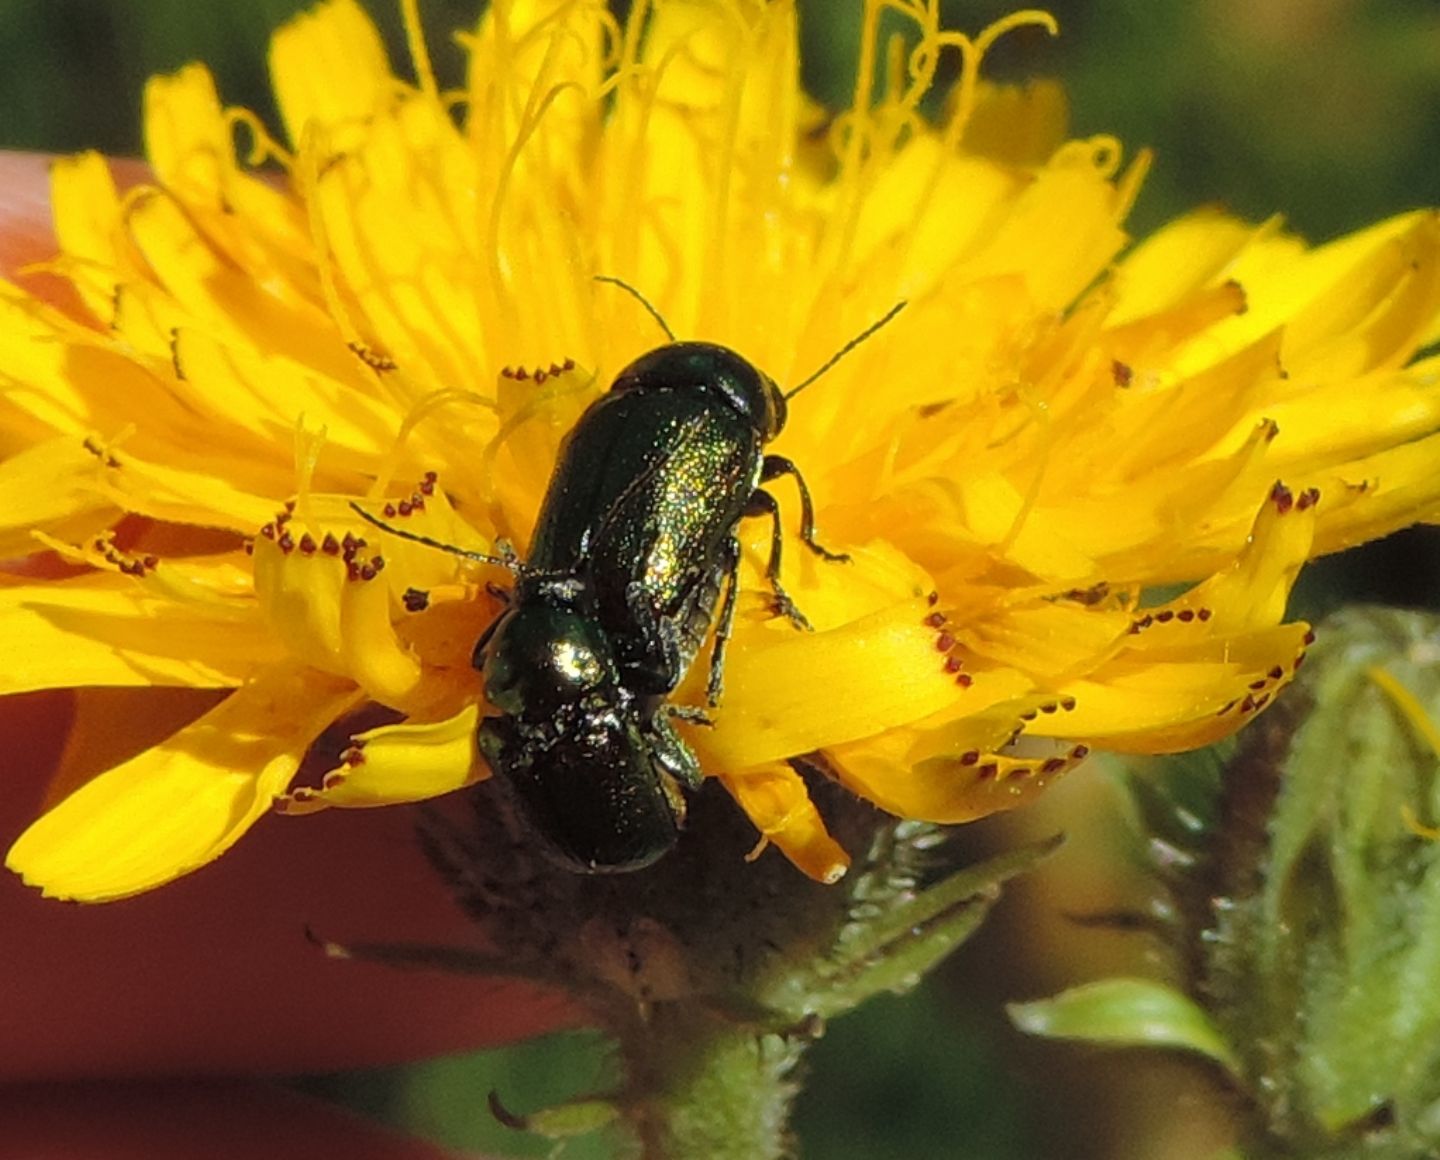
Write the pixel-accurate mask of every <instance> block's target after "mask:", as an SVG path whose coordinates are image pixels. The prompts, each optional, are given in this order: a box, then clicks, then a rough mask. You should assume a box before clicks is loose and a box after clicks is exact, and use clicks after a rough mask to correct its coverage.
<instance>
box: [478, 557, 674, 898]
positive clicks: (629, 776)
mask: <svg viewBox="0 0 1440 1160" xmlns="http://www.w3.org/2000/svg"><path fill="white" fill-rule="evenodd" d="M584 593H585V589H584V583H583V582H582V581H579V580H577V579H574V578H571V579H568V580H564V579H562V580H554V579H548V578H543V577H526V578H522V579H521V581H520V583H519V585H517V588H516V591H515V594H514V598H513V600H512V603H511V606H510V608H509V609H507V610H506V611H505V612H504V613H502V614H501V616H500V618H499V619H498V620H497V621H496V622H495V623H494V625H492V626H491V629H490V630H489V631H488V632H487V633H486V634H485V636H484V637H482V638H481V640H480V642H479V644H477V646H476V648H475V665H476V667H477V668H479V669H481V670H482V672H483V673H484V674H485V685H486V697H487V699H488V700H489V701H490V703H491V704H492V705H493V706H494V707H495V708H496V709H498V710H500V715H499V716H493V717H486V718H484V720H482V721H481V723H480V728H479V730H478V732H477V737H476V743H477V746H478V748H479V750H480V752H481V754H482V756H484V758H485V760H486V762H487V763H488V764H489V766H490V768H491V769H492V770H493V771H494V772H495V773H496V775H497V776H498V778H499V779H500V783H501V785H502V786H503V788H504V790H505V792H506V793H507V795H508V796H509V799H510V801H511V803H512V805H513V806H514V808H515V812H516V814H517V815H518V817H519V819H520V821H521V823H522V824H523V825H524V826H525V828H526V829H527V830H528V831H529V832H530V833H531V834H532V835H533V836H535V837H536V838H537V839H538V840H539V843H540V846H541V849H542V850H544V852H545V853H546V854H547V855H548V856H549V857H550V859H551V860H552V861H554V862H557V863H558V864H560V865H562V866H564V867H566V868H567V869H571V870H576V871H579V872H581V873H605V872H615V871H624V870H638V869H640V868H641V867H643V866H647V865H649V864H650V863H651V862H653V861H654V860H655V859H656V858H658V857H660V855H662V854H664V853H665V852H666V851H667V850H669V849H670V847H671V846H672V845H674V843H675V839H676V838H677V837H678V836H679V832H680V824H681V821H682V820H683V818H684V816H685V799H684V797H683V795H682V793H681V791H680V788H679V787H680V785H682V784H683V785H686V786H690V787H693V786H696V785H698V784H699V782H700V768H699V766H698V764H697V763H696V761H695V758H694V755H693V754H692V753H691V752H690V750H689V748H688V747H687V746H686V745H685V744H684V742H682V741H681V740H680V738H679V736H678V735H677V734H676V733H675V731H674V727H673V726H672V725H671V723H670V721H669V718H668V717H667V716H666V715H665V714H664V712H663V710H662V708H661V706H660V704H659V701H660V698H657V697H654V696H651V697H644V696H637V695H636V694H635V693H634V692H633V691H632V690H630V689H629V688H627V687H626V685H625V683H624V682H623V680H622V679H621V675H620V669H619V666H618V665H617V664H616V661H615V656H614V653H613V650H612V649H611V644H610V640H609V638H608V636H607V635H606V633H605V632H604V631H603V630H602V629H601V628H600V626H599V625H598V624H597V622H596V620H595V618H594V616H593V615H592V614H591V609H590V605H591V602H590V601H589V600H587V599H585V598H584Z"/></svg>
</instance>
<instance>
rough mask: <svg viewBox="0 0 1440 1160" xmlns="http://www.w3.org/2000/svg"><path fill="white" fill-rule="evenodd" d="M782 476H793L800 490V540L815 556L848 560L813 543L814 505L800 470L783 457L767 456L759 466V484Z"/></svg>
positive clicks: (840, 560)
mask: <svg viewBox="0 0 1440 1160" xmlns="http://www.w3.org/2000/svg"><path fill="white" fill-rule="evenodd" d="M782 475H793V476H794V477H795V486H796V487H797V488H799V489H800V539H801V540H803V541H804V543H805V546H806V547H807V548H809V549H810V550H811V551H812V552H814V553H815V554H816V555H817V556H820V557H822V558H823V559H826V560H834V561H837V562H843V561H848V560H849V559H850V557H849V556H847V555H846V554H845V553H844V552H832V551H830V550H829V549H828V548H825V547H822V546H821V545H820V544H818V543H816V541H815V503H814V501H813V500H811V498H810V489H809V488H808V487H806V486H805V477H804V476H803V475H801V474H800V469H799V468H798V467H796V466H795V464H794V463H792V462H791V461H790V460H788V459H786V458H785V456H783V455H767V456H765V459H764V461H763V462H762V463H761V465H760V482H761V483H769V482H770V481H771V480H772V479H779V478H780V477H781V476H782Z"/></svg>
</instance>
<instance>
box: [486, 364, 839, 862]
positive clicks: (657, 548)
mask: <svg viewBox="0 0 1440 1160" xmlns="http://www.w3.org/2000/svg"><path fill="white" fill-rule="evenodd" d="M784 422H785V398H784V396H783V395H782V394H781V393H780V390H779V388H778V387H776V385H775V383H774V382H773V381H772V380H771V379H770V378H769V377H767V376H766V375H764V374H762V373H761V372H760V371H759V370H757V369H756V368H755V367H754V366H753V365H752V364H751V363H749V362H748V361H746V360H745V359H744V358H742V357H741V356H740V355H738V354H736V353H735V352H734V351H732V350H729V349H728V348H726V347H722V346H716V345H713V344H710V343H700V342H681V343H671V344H668V345H666V346H662V347H660V348H658V349H656V350H653V351H651V352H650V353H649V354H646V355H643V356H642V357H640V358H639V359H637V360H636V361H635V362H633V363H631V364H630V365H629V366H628V367H626V368H625V369H624V370H623V371H621V372H620V374H619V375H618V376H617V377H616V379H615V381H614V384H613V385H612V386H611V388H610V390H609V391H608V392H607V393H606V394H605V395H604V396H603V397H601V398H600V399H598V400H596V402H595V403H593V404H592V405H591V406H590V407H589V408H588V409H587V410H586V411H585V413H584V414H583V415H582V416H581V417H580V419H579V421H578V422H577V423H576V425H575V427H574V428H573V429H572V431H571V432H570V434H569V435H568V436H567V437H566V439H565V440H564V442H563V443H562V444H561V447H560V453H559V457H558V461H557V463H556V467H555V471H554V474H553V475H552V476H551V479H550V485H549V488H548V490H547V492H546V495H545V499H544V501H543V503H542V505H541V508H540V514H539V516H538V518H537V519H536V523H535V530H534V534H533V536H532V539H531V545H530V553H529V557H528V559H527V560H526V563H525V565H524V567H523V569H522V570H521V573H520V579H519V581H518V583H517V585H516V588H515V591H514V593H513V595H512V604H511V608H510V609H509V610H507V611H506V612H505V613H503V614H502V615H501V617H500V619H499V620H498V621H497V622H496V624H495V626H494V627H493V630H492V631H491V632H489V633H487V634H486V636H485V637H484V638H482V640H481V641H480V643H479V644H478V645H477V646H476V650H475V665H476V667H477V668H479V669H480V670H481V671H482V673H483V674H484V676H485V680H486V688H487V698H488V699H489V701H490V703H491V704H492V705H494V706H495V707H496V708H497V709H499V710H500V711H501V715H500V716H498V717H487V718H485V720H484V721H483V722H482V723H481V726H480V732H479V748H480V751H481V753H482V754H483V755H484V756H485V758H486V760H487V762H489V764H490V766H491V768H492V769H493V770H494V772H495V773H496V774H497V775H499V777H500V779H501V781H502V783H503V785H504V787H505V790H506V792H507V794H508V795H509V797H510V799H511V801H512V802H513V804H514V805H515V807H516V812H517V813H518V814H519V815H520V817H521V819H522V820H523V822H524V823H525V824H526V825H527V826H528V827H529V829H530V830H531V831H532V833H533V834H534V835H535V836H536V837H537V838H538V839H539V840H540V841H541V843H542V844H543V845H544V847H545V848H546V849H547V851H548V853H549V854H550V855H551V856H552V858H553V859H554V860H556V861H558V862H560V863H561V864H562V865H565V866H567V867H569V868H571V869H576V870H580V871H584V872H590V873H605V872H616V871H625V870H633V869H639V868H640V867H642V866H645V865H648V864H649V863H650V862H652V861H654V860H655V859H656V858H658V857H660V856H661V855H662V854H664V853H665V852H666V851H667V850H669V849H670V847H671V846H673V845H674V843H675V840H676V838H677V836H678V834H679V830H680V826H681V825H682V823H683V820H684V816H685V798H684V794H683V792H682V789H681V787H682V786H683V787H685V788H692V789H693V788H696V787H698V785H699V784H700V778H701V772H700V768H699V765H698V763H697V762H696V760H695V757H694V755H693V754H692V753H691V751H690V749H689V747H688V746H686V745H685V743H684V742H683V741H682V740H681V739H680V737H679V735H678V734H677V733H676V732H675V730H674V726H673V724H672V723H671V717H672V716H676V715H686V711H685V710H684V709H679V708H677V707H676V706H673V705H672V704H670V702H669V700H668V698H669V695H670V694H671V693H672V692H673V691H674V690H675V688H676V686H677V685H678V684H679V683H680V681H681V680H682V679H683V678H684V677H685V674H686V673H687V671H688V670H689V668H690V664H691V662H692V661H693V659H694V657H695V654H696V652H697V651H698V650H699V647H700V645H701V644H702V643H703V641H704V639H705V636H706V635H707V633H708V632H709V631H710V626H711V623H712V622H713V620H714V618H715V609H716V605H717V603H719V601H720V598H721V595H722V592H723V594H724V596H725V603H724V608H723V610H722V613H721V620H720V623H719V625H718V626H717V627H716V641H715V650H714V653H713V654H712V660H711V677H710V700H711V703H712V704H713V703H715V701H716V700H717V699H718V697H719V691H720V677H721V671H722V661H723V651H724V644H725V640H726V638H727V636H728V633H729V627H730V626H729V621H730V619H731V617H732V615H733V610H734V595H735V575H736V570H737V568H738V566H739V560H740V546H739V541H738V539H737V537H736V529H737V526H738V524H739V522H740V520H741V519H742V518H743V517H744V516H746V515H747V514H762V513H769V514H772V515H773V516H774V517H775V527H774V536H773V544H774V547H773V549H772V560H771V567H770V575H771V579H772V583H775V580H776V577H777V576H778V569H779V558H778V552H779V542H780V527H779V521H778V508H777V507H776V505H775V502H774V500H773V499H772V498H771V497H770V496H769V495H768V494H767V493H765V492H764V491H762V490H761V488H760V484H761V481H762V479H765V478H770V477H773V476H774V475H778V474H781V473H783V472H787V471H789V472H793V470H794V469H793V467H791V466H790V464H789V463H788V461H785V460H779V459H774V458H773V457H770V458H767V457H766V456H765V455H764V453H763V448H764V445H765V443H766V442H768V441H769V440H770V439H772V438H774V437H775V435H777V434H778V433H779V432H780V429H781V427H782V426H783V425H784ZM801 489H802V491H801V494H802V497H803V499H804V504H805V534H806V539H807V542H812V543H813V541H811V539H810V522H811V516H810V501H809V496H808V494H806V493H805V491H804V485H803V483H802V484H801ZM757 497H763V498H757ZM816 550H817V551H818V550H819V549H818V548H817V549H816ZM776 591H777V600H778V601H779V602H780V604H781V606H782V608H784V609H785V610H787V611H789V612H790V614H791V615H793V616H795V617H796V618H797V619H799V617H798V613H795V612H794V611H793V607H792V606H791V605H790V604H789V602H788V600H786V599H785V598H784V596H783V594H781V593H780V592H779V589H778V586H777V589H776ZM690 715H698V714H695V713H693V712H692V714H690Z"/></svg>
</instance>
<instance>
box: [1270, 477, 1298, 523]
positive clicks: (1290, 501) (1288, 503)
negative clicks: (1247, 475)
mask: <svg viewBox="0 0 1440 1160" xmlns="http://www.w3.org/2000/svg"><path fill="white" fill-rule="evenodd" d="M1270 502H1271V503H1273V504H1274V505H1275V510H1276V511H1277V512H1279V513H1280V514H1281V515H1282V516H1283V515H1284V514H1285V513H1286V512H1288V511H1289V510H1290V509H1291V508H1292V507H1294V506H1295V493H1294V492H1292V491H1291V490H1290V489H1289V488H1288V487H1286V486H1285V485H1284V484H1283V483H1281V482H1280V481H1279V480H1276V481H1275V486H1274V487H1272V488H1271V489H1270Z"/></svg>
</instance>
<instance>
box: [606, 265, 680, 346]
mask: <svg viewBox="0 0 1440 1160" xmlns="http://www.w3.org/2000/svg"><path fill="white" fill-rule="evenodd" d="M595 281H597V282H609V283H610V285H612V286H619V287H620V289H622V290H624V291H625V292H626V293H627V294H629V295H630V296H631V297H632V298H634V299H635V301H636V302H638V303H640V305H641V306H643V307H645V309H646V310H648V311H650V317H651V318H653V319H654V320H655V321H656V322H658V323H659V324H660V329H661V330H663V331H664V332H665V337H666V338H668V339H669V340H670V341H671V342H674V341H675V332H674V331H673V330H671V329H670V324H669V323H668V322H666V321H665V316H664V315H663V314H661V313H660V311H658V310H656V309H655V307H654V306H652V305H651V304H650V300H649V299H648V298H646V297H645V295H643V294H641V293H640V291H638V290H637V289H635V287H634V286H632V285H630V283H629V282H626V281H624V280H623V279H621V278H615V277H612V276H611V275H609V274H596V275H595Z"/></svg>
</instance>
